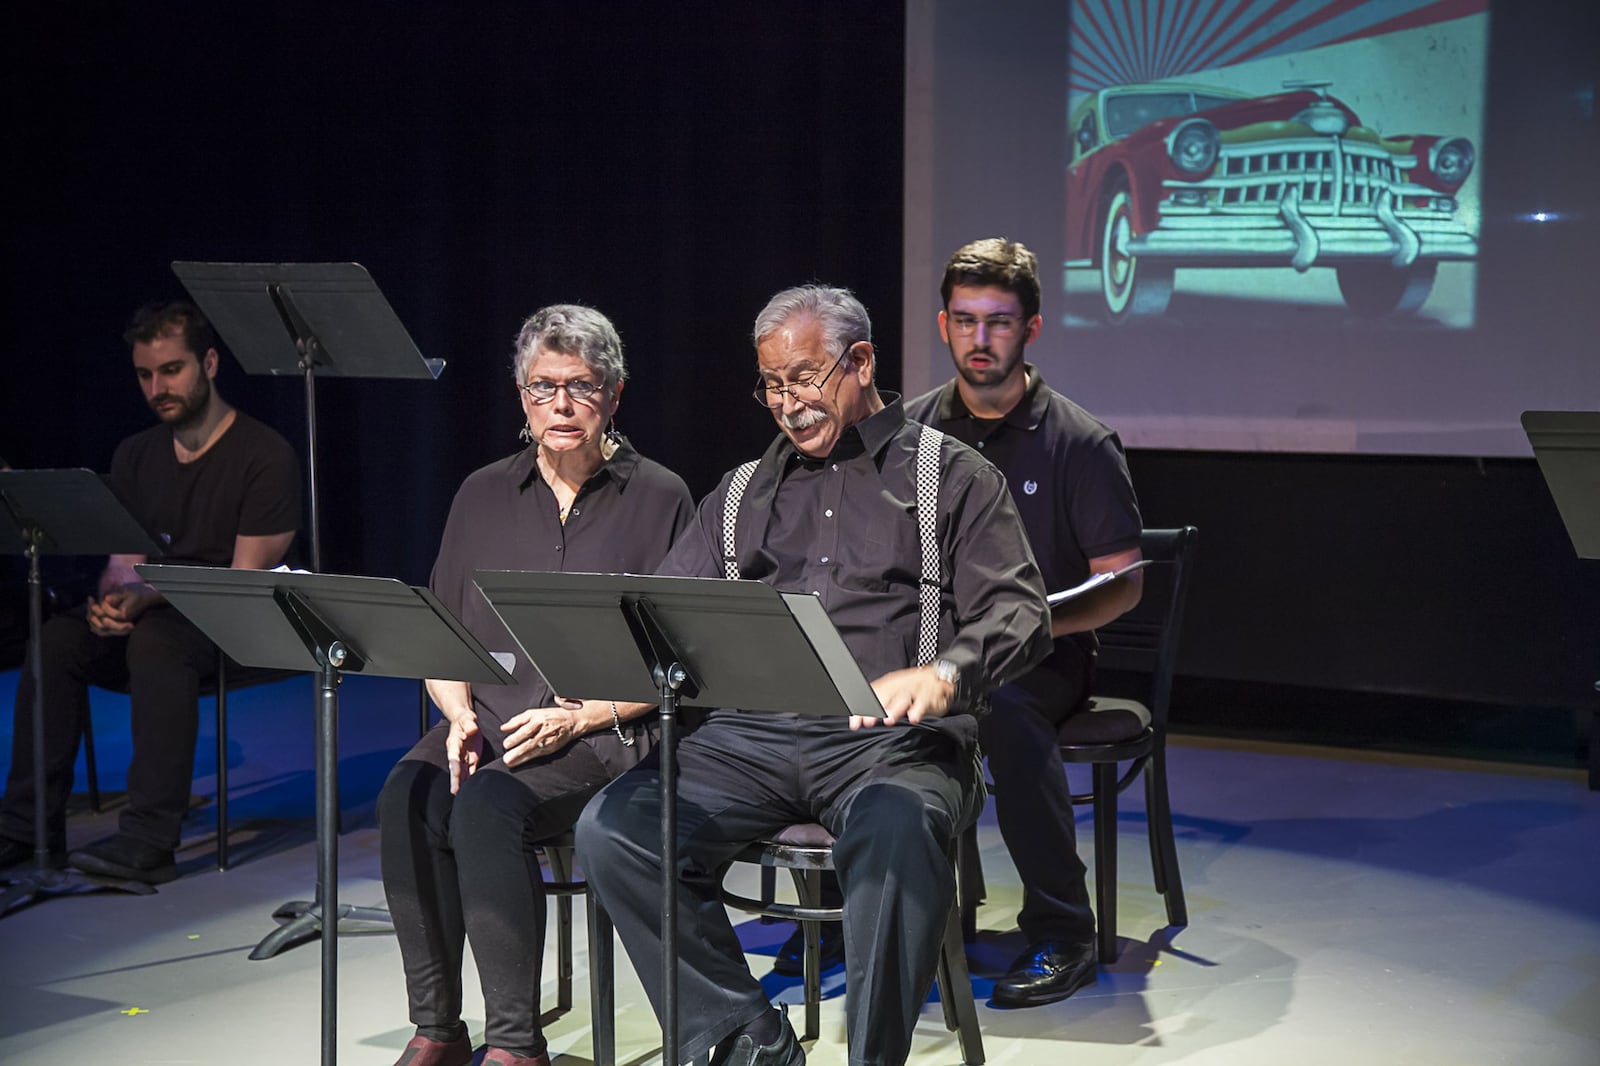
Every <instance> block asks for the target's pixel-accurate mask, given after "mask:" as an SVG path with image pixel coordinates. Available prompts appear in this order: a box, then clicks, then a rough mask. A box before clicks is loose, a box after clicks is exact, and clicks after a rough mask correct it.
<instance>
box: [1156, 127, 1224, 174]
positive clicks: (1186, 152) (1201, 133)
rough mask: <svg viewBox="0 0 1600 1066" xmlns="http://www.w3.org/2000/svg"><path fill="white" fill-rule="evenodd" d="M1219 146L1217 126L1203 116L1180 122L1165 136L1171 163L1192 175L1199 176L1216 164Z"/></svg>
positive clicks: (1220, 145)
mask: <svg viewBox="0 0 1600 1066" xmlns="http://www.w3.org/2000/svg"><path fill="white" fill-rule="evenodd" d="M1221 147H1222V138H1221V137H1219V136H1218V135H1217V127H1215V126H1213V125H1212V124H1211V123H1210V121H1208V120H1207V119H1203V118H1191V119H1188V120H1186V121H1184V122H1180V123H1179V124H1178V125H1177V126H1176V127H1175V128H1174V129H1173V131H1172V133H1171V135H1170V136H1169V137H1168V138H1167V154H1168V155H1170V156H1171V157H1172V165H1173V166H1175V167H1177V168H1178V169H1179V170H1180V171H1182V172H1183V173H1185V174H1188V175H1190V176H1193V177H1199V176H1200V175H1202V174H1204V173H1206V171H1208V170H1210V169H1211V168H1212V167H1213V166H1214V165H1215V164H1216V162H1217V153H1218V151H1219V150H1220V149H1221Z"/></svg>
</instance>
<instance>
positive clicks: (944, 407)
mask: <svg viewBox="0 0 1600 1066" xmlns="http://www.w3.org/2000/svg"><path fill="white" fill-rule="evenodd" d="M1022 365H1023V367H1024V368H1025V369H1026V371H1027V374H1028V388H1027V390H1026V391H1025V392H1023V394H1022V399H1021V400H1020V401H1019V402H1018V403H1017V405H1016V406H1015V407H1013V408H1012V409H1011V410H1009V411H1007V412H1006V414H1005V417H1004V418H1002V419H1001V421H1002V422H1004V423H1006V425H1008V426H1015V427H1016V428H1017V429H1028V430H1033V429H1038V428H1039V423H1041V422H1043V421H1044V416H1045V412H1046V411H1047V410H1048V409H1049V407H1050V396H1049V394H1048V393H1047V392H1046V391H1045V387H1044V376H1043V375H1042V374H1040V373H1039V368H1038V367H1036V366H1034V365H1033V364H1032V363H1023V364H1022ZM956 381H957V379H956V378H951V379H950V380H949V381H947V382H945V386H944V388H942V389H940V390H939V403H938V407H939V421H941V422H949V421H953V420H954V419H957V418H971V419H976V418H977V416H976V415H974V414H973V413H972V412H971V411H969V410H967V405H966V404H965V403H963V402H962V401H961V390H960V389H958V388H957V387H956Z"/></svg>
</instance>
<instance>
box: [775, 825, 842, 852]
mask: <svg viewBox="0 0 1600 1066" xmlns="http://www.w3.org/2000/svg"><path fill="white" fill-rule="evenodd" d="M771 839H772V840H773V841H774V842H776V843H778V844H788V845H789V846H790V847H797V848H831V847H833V834H832V833H830V832H828V830H827V829H825V828H824V827H823V826H820V825H818V824H817V823H816V822H801V823H799V824H797V825H791V826H789V827H788V828H786V829H784V830H783V831H782V832H779V833H776V834H774V835H773V836H772V838H771Z"/></svg>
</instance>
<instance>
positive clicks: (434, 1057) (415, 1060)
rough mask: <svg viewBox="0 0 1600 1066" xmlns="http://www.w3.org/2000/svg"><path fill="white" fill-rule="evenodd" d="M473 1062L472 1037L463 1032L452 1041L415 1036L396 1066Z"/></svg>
mask: <svg viewBox="0 0 1600 1066" xmlns="http://www.w3.org/2000/svg"><path fill="white" fill-rule="evenodd" d="M471 1062H472V1039H471V1038H470V1037H469V1036H467V1034H466V1033H462V1034H461V1035H460V1036H458V1037H456V1038H455V1039H454V1040H450V1041H444V1040H430V1039H428V1038H427V1037H425V1036H414V1037H412V1038H411V1043H409V1044H407V1045H406V1049H405V1050H404V1051H402V1052H400V1057H399V1058H398V1059H396V1060H395V1063H394V1066H470V1063H471Z"/></svg>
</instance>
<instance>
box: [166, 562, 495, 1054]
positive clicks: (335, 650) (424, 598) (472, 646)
mask: <svg viewBox="0 0 1600 1066" xmlns="http://www.w3.org/2000/svg"><path fill="white" fill-rule="evenodd" d="M137 569H138V571H139V574H140V576H141V577H143V578H144V579H145V580H146V581H148V582H150V584H152V585H154V586H155V587H156V588H158V589H160V590H161V592H162V594H163V595H165V596H166V598H167V601H168V602H169V603H171V604H172V605H173V606H174V607H176V608H177V609H178V610H179V611H182V612H183V614H184V616H185V617H187V618H188V619H189V620H190V621H191V622H193V623H194V624H195V625H196V626H198V627H199V629H200V631H201V632H202V633H204V634H205V635H206V636H208V637H210V638H211V640H212V641H213V642H214V643H215V644H216V645H217V647H219V648H221V649H222V650H223V651H225V652H227V653H228V654H229V655H230V656H232V657H233V659H234V660H235V661H237V662H239V663H241V664H243V665H245V666H261V667H270V668H273V669H278V670H296V671H301V672H311V673H315V674H317V675H318V689H317V744H316V748H317V757H316V766H317V769H316V793H317V893H316V900H314V901H313V902H311V903H300V904H290V905H289V906H290V907H298V908H300V911H299V913H298V914H297V915H295V917H294V918H293V919H292V920H291V921H290V922H289V923H288V924H287V925H285V926H283V927H281V928H280V929H279V930H277V934H275V935H280V936H281V938H282V939H283V940H286V941H287V940H292V941H293V942H294V943H299V942H300V941H301V940H303V939H306V938H307V937H308V935H315V934H316V932H317V931H319V930H320V932H321V934H322V1061H323V1063H324V1066H332V1063H333V1061H334V1037H335V1030H336V1025H335V1018H336V1015H337V1010H338V1002H337V989H338V984H337V976H338V962H337V959H338V950H339V949H338V939H337V931H338V924H339V919H341V918H353V919H356V920H363V921H371V920H377V921H387V920H388V912H386V911H384V910H382V909H380V908H354V907H350V906H348V905H344V906H341V905H340V904H339V902H338V892H339V884H338V879H339V841H338V833H337V829H336V821H337V819H338V815H339V777H338V760H339V755H338V746H339V691H338V690H339V683H340V681H341V680H342V679H343V676H344V675H345V674H347V673H362V674H372V675H375V676H378V677H410V678H427V677H435V678H442V679H447V680H452V681H466V682H470V683H476V684H487V683H493V684H507V683H509V682H510V681H511V675H510V674H509V673H507V672H506V670H505V669H504V668H503V667H501V666H500V664H499V663H497V662H496V661H495V660H494V657H493V656H492V655H490V654H489V652H487V651H485V650H484V648H483V645H481V644H480V643H478V640H477V638H475V637H474V636H473V635H472V634H471V633H469V632H468V631H467V629H466V627H465V626H463V625H462V624H461V622H460V621H459V620H457V619H456V617H455V616H454V615H452V614H451V613H450V611H449V610H448V609H447V608H446V607H445V606H444V605H443V604H442V603H440V602H439V600H438V599H437V597H435V596H434V595H433V593H431V592H429V591H428V590H427V589H424V588H413V587H411V586H410V585H406V584H404V583H402V582H400V581H395V580H393V579H390V578H376V577H347V576H344V575H337V574H307V573H287V572H283V571H275V570H213V569H209V568H206V567H193V566H160V565H152V564H145V565H141V566H139V567H137ZM329 911H332V912H333V914H334V915H335V918H334V920H333V921H327V920H325V918H324V914H326V913H327V912H329ZM369 912H370V914H371V916H369ZM267 939H268V940H271V939H272V937H271V936H269V937H268V938H267ZM266 946H267V940H263V941H262V943H261V945H259V946H258V947H257V948H256V951H255V952H254V953H252V954H251V956H250V957H251V958H265V957H267V955H271V954H275V953H276V951H277V950H278V948H277V947H273V948H272V950H271V951H269V952H267V955H262V954H260V952H261V951H262V949H263V948H264V947H266Z"/></svg>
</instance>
